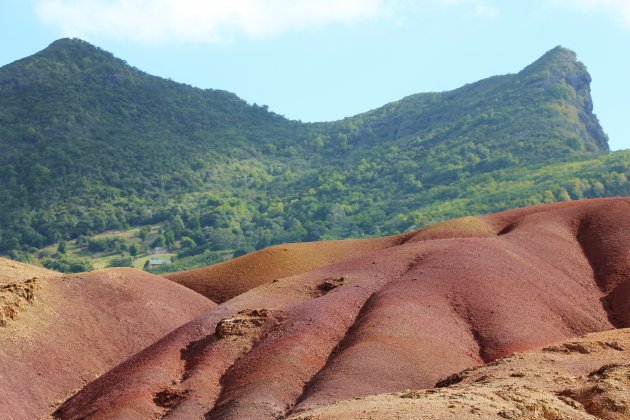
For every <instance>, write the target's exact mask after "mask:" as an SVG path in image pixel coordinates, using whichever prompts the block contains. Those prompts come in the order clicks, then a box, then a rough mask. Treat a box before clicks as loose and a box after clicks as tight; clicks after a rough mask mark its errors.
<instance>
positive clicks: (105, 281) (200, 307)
mask: <svg viewBox="0 0 630 420" xmlns="http://www.w3.org/2000/svg"><path fill="white" fill-rule="evenodd" d="M0 267H1V268H0V272H2V273H8V275H7V276H6V277H5V280H4V281H5V284H3V285H0V297H1V298H2V300H1V301H0V305H2V307H3V308H4V309H6V308H9V309H7V310H6V311H5V310H4V309H3V313H5V314H10V316H5V317H4V318H3V319H4V322H2V323H0V396H1V398H0V418H3V419H5V418H6V419H27V418H36V417H41V416H44V415H50V413H51V412H52V411H53V410H54V407H55V405H57V404H59V403H61V402H63V401H64V400H65V399H67V398H68V397H69V396H70V395H72V393H73V392H75V391H77V390H78V389H80V388H82V387H83V386H84V385H85V384H86V383H88V382H89V381H91V380H93V379H95V378H97V377H98V376H99V375H101V374H103V373H104V372H106V371H107V370H109V369H111V368H112V367H114V366H116V365H117V364H119V363H120V362H122V361H123V360H125V359H126V358H128V357H129V356H131V355H133V354H134V353H136V352H138V351H139V350H142V349H143V348H145V347H147V346H148V345H150V344H151V343H153V342H154V341H156V340H157V339H159V338H161V337H163V336H164V335H165V334H167V333H169V332H170V331H172V330H173V329H175V328H177V327H179V326H181V325H182V324H184V323H186V322H188V321H190V320H191V319H194V318H195V317H197V316H199V315H201V314H202V313H204V312H205V311H207V310H208V309H211V308H212V307H214V306H215V304H214V303H212V302H211V301H209V300H208V299H206V298H204V297H203V296H201V295H199V294H197V293H195V292H193V291H191V290H189V289H186V288H185V287H182V286H180V285H177V284H175V283H172V282H170V281H168V280H166V279H163V278H162V277H159V276H153V275H151V274H148V273H144V272H142V271H138V270H133V269H111V270H102V271H95V272H91V273H83V274H77V275H72V276H63V277H62V276H61V275H60V274H59V273H54V272H50V271H47V270H42V269H38V268H37V267H30V266H24V265H16V263H15V262H13V261H10V262H8V263H7V262H6V261H4V260H3V261H0ZM7 267H8V268H7ZM12 267H13V268H12ZM16 267H17V269H16ZM10 270H13V273H9V271H10ZM27 273H28V275H26V274H27ZM33 274H36V275H38V276H42V275H44V276H46V275H47V274H49V275H50V276H51V277H30V278H29V279H25V278H24V277H25V275H26V277H29V276H32V275H33ZM10 276H15V280H16V281H14V282H13V283H10V282H9V277H10ZM0 319H1V318H0Z"/></svg>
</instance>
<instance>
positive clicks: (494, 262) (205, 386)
mask: <svg viewBox="0 0 630 420" xmlns="http://www.w3.org/2000/svg"><path fill="white" fill-rule="evenodd" d="M396 240H397V241H398V242H397V243H394V244H393V245H392V246H389V247H386V248H382V249H376V250H374V251H372V252H367V253H363V254H362V255H359V256H357V257H355V258H351V259H346V260H344V261H342V262H337V263H335V264H332V265H328V266H325V267H320V268H318V269H315V270H312V271H308V272H304V273H302V274H299V275H296V276H292V277H285V278H282V279H279V280H277V281H271V282H269V283H266V284H264V285H262V286H259V287H256V288H253V289H251V290H249V291H247V292H245V293H243V294H241V295H239V296H237V297H234V298H232V299H231V300H229V301H227V302H225V303H223V304H221V305H219V306H217V307H216V308H214V309H212V310H210V311H208V312H207V313H205V314H204V315H203V316H201V317H199V318H198V319H196V320H194V321H192V322H190V323H188V324H186V325H184V326H183V327H181V328H179V329H177V330H176V331H174V332H173V333H171V334H169V335H168V336H167V337H164V338H163V339H161V340H160V341H158V342H156V343H155V344H154V345H152V346H151V347H149V348H147V349H146V350H144V351H142V352H140V353H138V354H137V355H135V356H133V357H132V358H130V359H128V360H127V361H125V362H124V363H122V364H121V365H119V366H117V367H116V368H115V369H113V370H111V371H110V372H108V373H107V374H106V375H103V376H102V377H100V378H98V379H97V380H95V381H93V382H92V383H90V384H88V385H87V386H86V387H85V388H83V389H82V390H81V391H80V392H79V393H77V394H76V395H75V396H74V397H72V398H71V399H69V400H68V401H67V402H66V403H64V404H63V405H62V406H61V407H60V409H59V410H58V411H57V415H58V416H60V417H61V418H82V417H84V416H94V417H97V418H105V417H110V416H114V417H123V418H138V417H141V418H148V417H160V416H165V415H169V416H171V417H173V418H186V419H188V418H204V417H205V418H280V417H285V416H291V415H299V413H302V412H310V411H311V410H316V409H318V408H321V407H323V406H327V405H329V404H331V403H335V402H339V401H343V400H349V399H352V398H362V397H366V396H370V395H376V394H383V393H390V392H401V391H403V390H407V389H416V390H417V389H429V388H433V387H434V385H435V384H436V383H437V382H438V381H440V380H441V379H443V378H445V377H448V376H449V375H452V374H455V373H457V372H460V371H462V370H464V369H467V368H471V367H474V366H480V365H483V364H486V363H490V362H493V361H495V360H497V359H500V358H502V357H505V356H509V355H510V354H513V353H514V352H522V351H527V350H530V349H534V348H539V347H544V346H547V345H549V344H551V343H555V342H557V341H560V340H567V339H571V338H574V337H577V336H580V335H583V334H587V333H590V332H596V331H604V330H611V329H614V328H621V327H627V326H630V325H629V324H630V310H629V302H630V258H628V257H629V249H630V200H629V199H605V200H589V201H582V202H572V203H560V204H553V205H547V206H537V207H531V208H525V209H517V210H512V211H507V212H503V213H498V214H494V215H489V216H484V217H478V218H464V219H456V220H454V221H450V222H446V223H443V224H439V225H436V226H433V227H431V228H428V229H425V230H422V231H418V232H416V233H412V234H410V235H406V236H405V237H404V238H403V239H402V240H401V239H400V237H398V238H397V239H396ZM550 354H551V353H550ZM553 354H555V353H553ZM614 375H623V372H621V373H620V372H617V371H615V372H614ZM523 381H526V379H523ZM525 384H526V382H525ZM567 389H569V388H567ZM571 389H573V388H571ZM576 389H577V388H576ZM576 392H577V391H576ZM572 395H573V394H571V395H569V394H567V398H570V399H572V400H575V401H580V399H579V398H581V397H579V396H578V395H577V394H575V396H572ZM625 401H626V403H627V402H628V400H625ZM495 414H496V413H495Z"/></svg>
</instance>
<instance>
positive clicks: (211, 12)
mask: <svg viewBox="0 0 630 420" xmlns="http://www.w3.org/2000/svg"><path fill="white" fill-rule="evenodd" d="M65 36H77V37H80V38H82V39H85V40H87V41H89V42H91V43H93V44H95V45H98V46H100V47H101V48H104V49H106V50H108V51H111V52H112V53H114V54H115V55H116V56H118V57H120V58H122V59H125V60H127V62H129V64H131V65H134V66H136V67H138V68H140V69H141V70H144V71H147V72H148V73H151V74H155V75H159V76H162V77H170V78H171V79H173V80H176V81H179V82H183V83H188V84H191V85H194V86H198V87H201V88H216V89H225V90H229V91H231V92H234V93H236V94H237V95H239V96H240V97H242V98H244V99H245V100H247V101H248V102H250V103H254V102H256V103H258V104H265V105H268V106H269V107H270V109H271V110H273V111H275V112H277V113H279V114H282V115H285V116H286V117H288V118H292V119H300V120H302V121H324V120H333V119H340V118H343V117H345V116H350V115H355V114H358V113H361V112H364V111H367V110H369V109H373V108H376V107H379V106H381V105H384V104H385V103H387V102H390V101H393V100H397V99H400V98H402V97H404V96H407V95H410V94H413V93H418V92H428V91H442V90H449V89H454V88H456V87H459V86H461V85H463V84H465V83H470V82H474V81H476V80H479V79H482V78H485V77H489V76H492V75H495V74H505V73H515V72H517V71H519V70H520V69H521V68H523V67H524V66H526V65H527V64H529V63H530V62H532V61H534V60H536V59H537V58H538V57H540V56H541V55H542V54H543V53H544V52H545V51H547V50H549V49H551V48H553V47H555V46H556V45H563V46H565V47H567V48H571V49H572V50H574V51H576V52H577V54H578V58H579V59H580V60H581V61H583V62H584V63H585V64H586V65H587V67H588V69H589V72H590V73H591V75H592V77H593V83H592V92H593V99H594V103H595V112H596V113H597V115H598V116H599V118H600V121H601V123H602V125H603V127H604V130H605V131H606V132H607V133H608V135H609V137H610V144H611V148H612V149H613V150H617V149H626V148H630V128H629V126H628V124H627V120H628V117H629V116H630V113H629V112H628V111H630V109H629V106H628V97H629V96H630V95H629V94H630V77H629V75H630V0H530V1H516V0H417V1H413V0H109V1H105V0H1V1H0V37H1V38H0V39H2V44H1V46H0V65H4V64H8V63H10V62H12V61H14V60H17V59H19V58H22V57H25V56H28V55H31V54H34V53H35V52H37V51H39V50H41V49H43V48H45V47H46V46H47V45H48V44H50V43H51V42H52V41H54V40H55V39H58V38H61V37H65Z"/></svg>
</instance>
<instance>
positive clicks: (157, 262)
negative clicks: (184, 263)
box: [148, 258, 171, 268]
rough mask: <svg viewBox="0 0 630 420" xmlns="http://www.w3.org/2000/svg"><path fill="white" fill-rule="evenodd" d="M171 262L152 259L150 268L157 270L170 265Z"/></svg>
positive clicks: (149, 264)
mask: <svg viewBox="0 0 630 420" xmlns="http://www.w3.org/2000/svg"><path fill="white" fill-rule="evenodd" d="M170 263H171V260H163V259H158V258H152V259H150V260H149V263H148V268H155V267H159V266H162V265H167V264H170Z"/></svg>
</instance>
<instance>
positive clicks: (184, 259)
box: [0, 39, 630, 272]
mask: <svg viewBox="0 0 630 420" xmlns="http://www.w3.org/2000/svg"><path fill="white" fill-rule="evenodd" d="M590 82H591V78H590V76H589V74H588V72H587V69H586V67H585V65H584V64H582V63H580V62H579V61H577V60H576V57H575V54H574V53H573V52H571V51H570V50H567V49H564V48H560V47H557V48H554V49H553V50H550V51H549V52H548V53H546V54H545V55H544V56H543V57H541V58H540V59H539V60H537V61H536V62H534V63H533V64H531V65H530V66H528V67H526V68H525V69H523V70H521V71H520V72H518V73H515V74H508V75H503V76H494V77H490V78H488V79H485V80H482V81H479V82H475V83H471V84H468V85H465V86H463V87H461V88H459V89H456V90H453V91H449V92H439V93H421V94H415V95H411V96H408V97H406V98H403V99H401V100H399V101H397V102H393V103H389V104H387V105H385V106H383V107H381V108H378V109H375V110H372V111H368V112H366V113H364V114H360V115H356V116H353V117H348V118H345V119H343V120H340V121H334V122H326V123H302V122H300V121H292V120H289V119H286V118H284V117H283V116H281V115H278V114H275V113H273V112H271V111H269V109H268V108H267V107H266V106H264V105H257V104H248V103H247V102H245V101H243V100H242V99H240V98H238V97H237V96H236V95H234V94H232V93H229V92H225V91H220V90H202V89H198V88H194V87H192V86H188V85H184V84H180V83H176V82H174V81H171V80H165V79H161V78H158V77H154V76H151V75H148V74H146V73H144V72H142V71H140V70H138V69H136V68H133V67H131V66H129V65H127V64H126V63H125V62H124V61H122V60H119V59H117V58H115V57H114V56H112V55H111V54H110V53H108V52H106V51H104V50H101V49H100V48H98V47H95V46H93V45H90V44H88V43H87V42H84V41H81V40H77V39H62V40H59V41H56V42H54V43H53V44H51V45H50V46H49V47H48V48H46V49H45V50H43V51H41V52H39V53H37V54H35V55H33V56H31V57H27V58H25V59H22V60H19V61H16V62H14V63H11V64H9V65H6V66H4V67H2V68H0V197H2V200H1V201H0V253H2V254H3V255H7V256H9V257H11V258H14V259H18V260H23V261H34V262H39V263H41V264H43V265H45V266H47V267H50V268H54V269H57V270H60V271H66V272H72V271H83V270H85V269H89V268H91V267H93V265H92V262H91V261H92V259H93V257H94V256H98V255H108V256H109V259H108V262H107V264H109V265H111V264H114V265H131V264H132V263H133V262H134V261H135V260H136V258H137V257H138V256H139V255H150V254H151V253H152V252H153V251H152V250H153V249H155V248H160V249H164V250H165V251H166V252H167V253H169V255H170V259H171V262H172V263H171V264H170V265H168V266H164V267H159V268H156V269H155V270H154V271H165V270H166V271H173V270H181V269H186V268H191V267H196V266H201V265H207V264H211V263H215V262H218V261H222V260H224V259H226V258H232V257H234V256H239V255H242V254H245V253H248V252H252V251H254V250H257V249H261V248H264V247H266V246H269V245H273V244H278V243H283V242H296V241H315V240H324V239H339V238H356V237H365V236H381V235H389V234H395V233H399V232H404V231H407V230H411V229H419V228H421V227H423V226H426V225H429V224H432V223H435V222H437V221H440V220H443V219H447V218H452V217H458V216H464V215H474V214H482V213H488V212H494V211H499V210H503V209H507V208H513V207H519V206H525V205H532V204H539V203H547V202H553V201H565V200H575V199H581V198H592V197H607V196H617V195H628V194H629V191H630V183H629V182H628V177H629V176H630V168H629V166H630V152H629V151H619V152H610V151H609V149H608V142H607V137H606V135H605V133H604V131H603V129H602V128H601V126H600V124H599V122H598V120H597V117H596V116H595V115H594V114H593V104H592V100H591V96H590ZM112 231H114V232H121V234H120V235H118V236H116V235H114V236H112V235H109V236H107V235H108V233H107V232H112ZM125 232H127V233H128V234H126V235H125ZM102 235H106V236H105V237H106V239H103V236H102ZM66 248H68V249H70V248H72V249H73V250H77V252H74V251H73V252H72V253H69V252H67V249H66ZM69 254H72V255H69Z"/></svg>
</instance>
